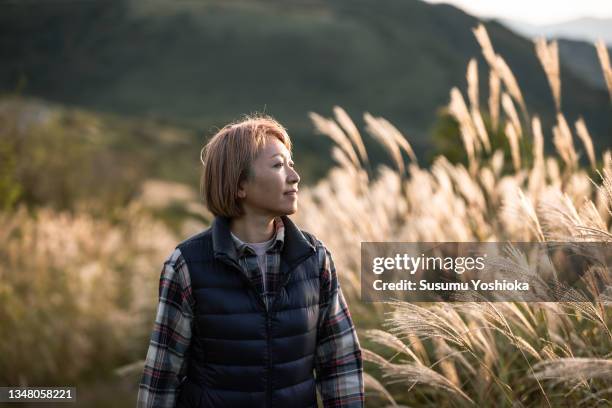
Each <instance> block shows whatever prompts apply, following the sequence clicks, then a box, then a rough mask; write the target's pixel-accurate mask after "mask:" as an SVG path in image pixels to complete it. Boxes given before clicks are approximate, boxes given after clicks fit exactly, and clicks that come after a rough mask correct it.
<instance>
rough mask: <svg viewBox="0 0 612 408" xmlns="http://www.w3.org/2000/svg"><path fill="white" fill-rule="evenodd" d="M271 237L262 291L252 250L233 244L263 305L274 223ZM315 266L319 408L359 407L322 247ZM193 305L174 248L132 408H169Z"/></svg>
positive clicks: (359, 373)
mask: <svg viewBox="0 0 612 408" xmlns="http://www.w3.org/2000/svg"><path fill="white" fill-rule="evenodd" d="M274 225H275V233H276V239H275V242H274V244H273V245H272V246H271V247H270V248H269V249H268V250H267V253H266V262H265V263H266V268H265V270H266V273H265V279H266V282H265V288H266V293H264V282H263V279H262V273H261V270H260V269H259V266H258V263H257V256H256V255H255V252H254V251H253V250H252V249H251V248H250V247H249V246H248V244H246V243H244V242H241V241H239V240H236V239H235V238H234V243H235V244H236V248H237V253H238V258H239V259H238V261H239V264H240V266H241V267H242V269H243V272H244V273H245V274H246V275H247V276H248V277H249V279H251V281H252V282H253V284H254V286H255V287H256V288H257V289H258V290H259V293H260V294H261V295H262V296H264V300H266V305H268V304H269V301H270V299H272V298H273V297H274V295H275V293H276V290H277V289H278V284H279V282H280V279H279V265H280V253H281V252H280V251H281V250H282V247H283V243H284V238H285V237H284V226H283V222H282V220H281V219H280V218H276V219H275V222H274ZM316 249H317V256H318V259H319V265H320V268H321V276H320V283H321V293H320V299H319V305H320V307H319V313H320V326H319V332H318V336H317V346H316V358H315V376H316V385H317V389H318V392H319V394H320V396H321V400H322V401H323V406H324V407H325V408H332V407H349V408H352V407H363V405H364V385H363V366H362V358H361V347H360V345H359V340H358V338H357V333H356V331H355V327H354V325H353V321H352V319H351V315H350V312H349V310H348V307H347V304H346V301H345V299H344V295H343V294H342V290H341V289H340V285H339V281H338V277H337V274H336V269H335V266H334V262H333V260H332V257H331V254H330V252H329V251H328V250H327V248H325V246H323V245H322V244H321V245H318V246H317V248H316ZM194 308H195V301H194V298H193V296H192V292H191V283H190V277H189V271H188V270H187V265H186V263H185V260H184V258H183V257H182V255H181V252H180V250H179V249H175V250H174V252H173V253H172V254H171V255H170V256H169V257H168V259H167V260H166V261H165V262H164V266H163V268H162V271H161V277H160V281H159V305H158V308H157V314H156V317H155V323H154V326H153V332H152V334H151V339H150V343H149V349H148V351H147V356H146V360H145V367H144V371H143V374H142V378H141V381H140V385H139V392H138V401H137V406H138V408H153V407H155V408H162V407H166V408H170V407H174V405H175V400H176V397H177V395H176V392H177V388H178V386H179V385H180V382H181V380H182V379H183V378H184V376H185V375H186V372H187V364H188V360H189V359H188V351H189V350H188V349H189V343H190V340H191V328H192V322H193V311H194Z"/></svg>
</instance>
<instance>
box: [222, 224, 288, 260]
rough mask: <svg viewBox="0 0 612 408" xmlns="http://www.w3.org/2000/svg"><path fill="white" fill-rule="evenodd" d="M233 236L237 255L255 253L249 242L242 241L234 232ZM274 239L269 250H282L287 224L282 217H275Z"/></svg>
mask: <svg viewBox="0 0 612 408" xmlns="http://www.w3.org/2000/svg"><path fill="white" fill-rule="evenodd" d="M231 236H232V241H233V242H234V245H235V247H236V255H237V256H238V258H242V257H243V256H245V255H249V254H251V255H255V251H254V250H253V248H251V247H250V246H249V244H248V243H246V242H244V241H242V240H241V239H240V238H238V237H237V236H235V235H234V234H231ZM273 237H274V238H273V239H274V242H273V243H272V244H271V245H270V247H269V248H268V251H270V250H273V251H278V252H280V251H282V249H283V244H284V242H285V225H284V223H283V220H282V219H281V218H280V217H276V218H274V235H273Z"/></svg>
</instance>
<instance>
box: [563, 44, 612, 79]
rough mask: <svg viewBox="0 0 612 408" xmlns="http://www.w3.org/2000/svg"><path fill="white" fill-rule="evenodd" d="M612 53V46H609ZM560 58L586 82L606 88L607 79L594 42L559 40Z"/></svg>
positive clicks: (610, 53)
mask: <svg viewBox="0 0 612 408" xmlns="http://www.w3.org/2000/svg"><path fill="white" fill-rule="evenodd" d="M608 54H609V55H612V47H608ZM559 58H560V59H561V60H563V61H565V66H566V67H567V68H568V69H569V70H571V71H572V72H573V73H574V74H576V75H577V76H579V77H580V78H581V79H582V80H584V81H585V82H586V83H588V84H590V85H592V86H595V87H597V88H600V89H602V90H605V89H606V81H605V79H604V76H603V73H602V71H601V65H600V62H599V59H598V58H597V51H596V50H595V47H594V46H593V44H592V43H586V42H584V41H573V40H559Z"/></svg>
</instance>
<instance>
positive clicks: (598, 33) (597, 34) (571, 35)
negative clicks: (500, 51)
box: [503, 18, 612, 45]
mask: <svg viewBox="0 0 612 408" xmlns="http://www.w3.org/2000/svg"><path fill="white" fill-rule="evenodd" d="M503 21H504V24H507V25H508V27H511V28H512V29H514V30H516V31H517V32H519V33H520V34H523V35H525V36H527V37H534V36H544V37H547V38H565V39H571V40H578V41H589V42H594V41H596V40H598V39H600V38H601V39H602V40H604V42H606V44H608V45H612V18H577V19H575V20H569V21H564V22H562V23H556V24H547V25H533V24H528V23H523V22H521V21H515V20H503Z"/></svg>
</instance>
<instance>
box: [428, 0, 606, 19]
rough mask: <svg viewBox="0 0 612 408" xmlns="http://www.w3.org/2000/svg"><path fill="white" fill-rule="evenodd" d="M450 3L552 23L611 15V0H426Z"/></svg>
mask: <svg viewBox="0 0 612 408" xmlns="http://www.w3.org/2000/svg"><path fill="white" fill-rule="evenodd" d="M425 1H426V2H428V3H450V4H453V5H454V6H456V7H459V8H461V9H463V10H465V11H466V12H468V13H469V14H473V15H475V16H478V17H497V18H504V19H511V20H518V21H521V22H525V23H530V24H553V23H558V22H562V21H567V20H573V19H576V18H580V17H599V18H612V0H425Z"/></svg>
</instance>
